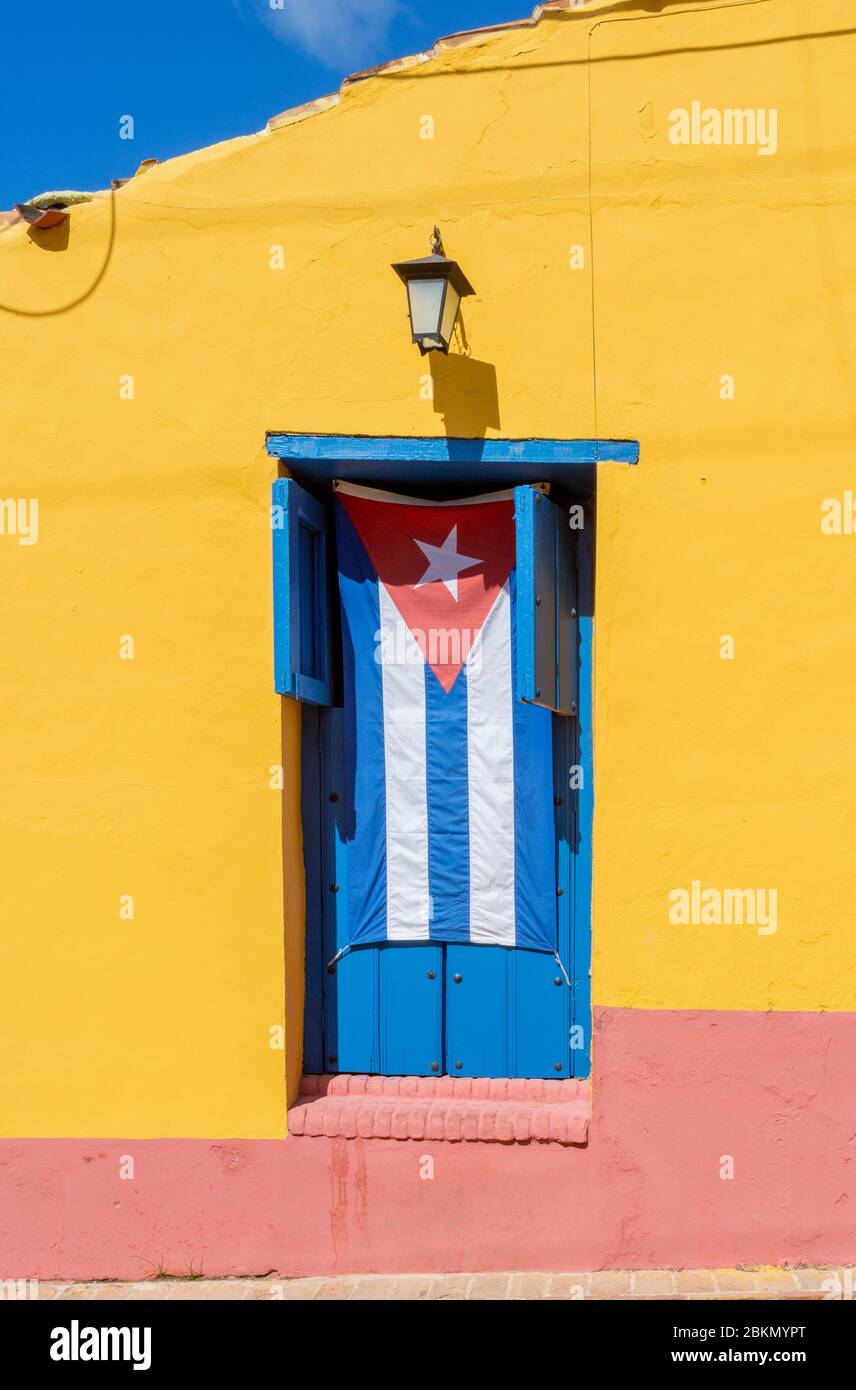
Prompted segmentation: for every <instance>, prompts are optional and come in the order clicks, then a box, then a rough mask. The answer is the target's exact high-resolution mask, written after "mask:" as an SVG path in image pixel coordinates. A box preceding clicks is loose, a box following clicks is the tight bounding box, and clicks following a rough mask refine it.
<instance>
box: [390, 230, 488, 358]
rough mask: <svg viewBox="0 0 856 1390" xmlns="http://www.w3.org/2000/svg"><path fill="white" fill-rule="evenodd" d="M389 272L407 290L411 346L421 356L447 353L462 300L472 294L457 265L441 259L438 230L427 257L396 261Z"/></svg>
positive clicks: (467, 281) (435, 232)
mask: <svg viewBox="0 0 856 1390" xmlns="http://www.w3.org/2000/svg"><path fill="white" fill-rule="evenodd" d="M392 268H393V270H394V271H395V273H396V275H398V276H400V278H401V279H402V280H403V281H404V283H405V285H406V286H407V307H408V309H409V310H410V331H411V333H412V335H413V342H414V343H416V345H417V346H418V348H419V351H420V352H421V353H422V354H423V356H424V354H425V353H426V352H435V351H439V352H448V351H449V344H450V343H451V341H452V334H453V332H454V331H455V320H456V319H457V317H458V307H459V305H460V302H461V299H462V298H463V296H464V295H465V294H475V290H474V289H473V287H472V285H471V284H470V282H469V280H468V279H467V277H466V275H465V274H464V272H463V271H462V270H461V267H460V266H459V265H458V262H457V261H450V260H448V258H447V257H446V256H445V255H444V252H443V240H442V237H441V236H440V229H439V227H435V228H434V232H433V235H432V237H431V255H430V256H421V257H420V258H419V260H416V261H396V263H395V264H394V265H393V267H392Z"/></svg>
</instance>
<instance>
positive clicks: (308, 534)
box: [271, 478, 333, 705]
mask: <svg viewBox="0 0 856 1390" xmlns="http://www.w3.org/2000/svg"><path fill="white" fill-rule="evenodd" d="M271 529H272V533H273V619H274V675H275V684H276V689H277V691H278V692H279V694H280V695H290V696H291V697H292V699H295V700H306V701H308V702H309V703H310V704H313V705H332V703H333V679H332V641H331V631H330V623H331V615H332V611H333V610H332V604H331V598H330V565H329V543H328V534H327V518H326V515H325V512H324V508H323V507H322V506H321V504H320V502H317V501H316V500H315V498H314V497H310V495H309V493H308V492H304V490H303V488H302V487H299V486H298V484H297V483H296V482H295V481H294V479H293V478H277V480H276V482H275V483H274V485H273V508H272V511H271Z"/></svg>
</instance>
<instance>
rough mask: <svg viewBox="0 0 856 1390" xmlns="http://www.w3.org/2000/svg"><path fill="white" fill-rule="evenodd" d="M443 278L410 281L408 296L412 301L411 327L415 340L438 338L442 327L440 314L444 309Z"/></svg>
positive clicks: (408, 283) (444, 282)
mask: <svg viewBox="0 0 856 1390" xmlns="http://www.w3.org/2000/svg"><path fill="white" fill-rule="evenodd" d="M445 284H446V281H445V279H443V278H439V279H436V280H408V282H407V294H408V297H409V299H410V325H411V328H412V329H413V336H414V337H415V338H422V337H427V336H432V337H436V335H437V332H438V330H439V327H440V313H441V311H442V307H443V287H444V286H445Z"/></svg>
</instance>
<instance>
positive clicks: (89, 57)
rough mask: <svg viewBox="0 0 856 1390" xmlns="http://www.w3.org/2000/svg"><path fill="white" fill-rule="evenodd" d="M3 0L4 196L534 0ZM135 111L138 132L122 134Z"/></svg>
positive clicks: (225, 121)
mask: <svg viewBox="0 0 856 1390" xmlns="http://www.w3.org/2000/svg"><path fill="white" fill-rule="evenodd" d="M279 4H280V0H2V6H0V53H2V55H3V63H2V75H0V208H9V207H11V206H12V204H13V203H15V202H23V201H24V200H25V199H26V198H29V197H32V196H34V195H35V194H37V193H42V192H44V191H45V190H47V189H51V188H78V189H91V188H105V187H108V186H109V182H110V179H111V178H122V177H126V176H128V175H130V174H132V173H133V172H134V170H135V169H136V167H137V165H138V163H139V162H140V160H141V159H144V158H147V157H148V156H150V155H155V156H156V157H157V158H159V159H168V158H169V157H170V156H172V155H176V154H183V153H185V152H186V151H187V150H193V149H197V148H198V147H199V146H201V145H210V144H212V143H213V142H214V141H217V140H224V139H228V138H229V137H230V136H233V135H243V134H247V133H249V132H251V131H254V130H259V129H261V128H262V127H263V125H264V123H265V121H266V120H267V118H268V116H271V115H274V114H275V113H276V112H278V111H284V110H286V109H287V108H288V107H289V106H296V105H298V104H299V103H300V102H303V101H308V100H309V99H310V98H312V97H315V96H320V95H322V94H323V93H325V92H330V91H335V89H336V88H337V87H338V85H339V82H340V81H341V79H342V77H343V76H344V75H345V74H346V73H348V72H353V71H355V70H356V69H358V68H362V67H368V66H370V65H372V64H374V63H382V62H384V61H386V60H387V59H388V58H394V57H396V56H399V55H401V54H405V53H414V52H418V51H419V50H421V49H424V48H427V47H429V46H430V44H431V43H433V41H434V40H435V39H436V38H438V37H439V36H440V35H441V34H445V33H454V32H455V31H456V30H458V29H469V28H475V27H477V26H479V25H483V24H491V23H495V22H498V21H502V20H508V19H519V18H521V17H522V16H524V15H527V14H529V13H530V12H531V10H532V8H533V7H534V4H535V0H430V3H426V0H281V6H282V7H281V8H273V6H278V5H279ZM126 115H131V116H133V118H134V131H135V138H134V140H133V141H129V140H121V139H120V138H119V126H120V118H121V117H122V116H126Z"/></svg>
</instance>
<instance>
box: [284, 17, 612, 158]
mask: <svg viewBox="0 0 856 1390" xmlns="http://www.w3.org/2000/svg"><path fill="white" fill-rule="evenodd" d="M586 3H587V0H543V2H542V3H541V4H540V5H536V6H535V8H534V10H533V11H532V13H531V15H528V16H527V17H526V18H524V19H511V20H506V21H504V22H503V23H501V24H487V25H484V26H483V27H482V28H479V29H461V30H460V31H459V32H458V33H455V34H445V35H444V36H443V37H442V38H439V39H437V40H436V42H435V43H434V44H433V45H432V47H431V48H429V49H427V50H426V51H425V52H424V53H411V54H407V55H406V56H405V57H402V58H392V59H390V61H389V62H388V63H378V64H377V65H376V66H375V67H372V68H363V69H362V70H361V71H359V72H352V73H349V75H348V76H347V77H346V78H344V80H343V81H342V84H341V86H340V87H339V90H338V91H337V92H331V93H330V94H329V95H327V96H322V97H316V98H315V99H314V100H313V101H306V102H304V103H303V104H302V105H301V106H292V107H290V108H289V109H288V110H287V111H282V112H280V113H279V114H278V115H276V116H271V117H270V119H269V121H268V123H267V129H268V130H269V131H273V130H281V129H282V128H283V127H284V126H289V125H294V124H296V122H298V121H305V120H306V119H307V118H308V117H309V116H317V115H319V114H320V113H321V112H322V111H328V110H329V109H330V108H331V107H333V106H338V104H339V101H340V99H341V95H342V92H343V91H344V90H345V88H346V87H350V86H353V85H354V84H355V83H357V82H365V81H367V80H368V79H370V78H372V77H379V76H381V75H382V74H386V73H393V72H406V71H407V69H408V68H414V67H418V66H421V64H422V63H429V62H430V61H431V59H432V58H436V57H437V56H438V55H439V53H440V52H441V50H442V49H444V48H458V47H460V46H461V45H462V44H466V43H472V42H474V41H477V40H479V39H482V38H484V37H485V36H487V35H490V34H503V33H507V32H508V31H509V30H510V29H534V28H536V27H537V25H538V24H539V23H540V22H541V17H542V15H544V14H550V13H553V14H556V13H561V12H562V11H567V10H579V9H582V8H583V7H584V5H585V4H586Z"/></svg>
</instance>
